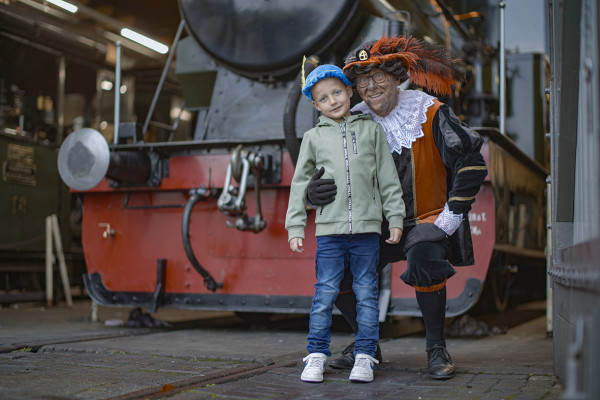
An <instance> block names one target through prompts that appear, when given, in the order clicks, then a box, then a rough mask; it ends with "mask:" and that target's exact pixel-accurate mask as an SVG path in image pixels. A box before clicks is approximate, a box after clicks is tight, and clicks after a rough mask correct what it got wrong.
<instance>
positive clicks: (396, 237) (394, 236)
mask: <svg viewBox="0 0 600 400" xmlns="http://www.w3.org/2000/svg"><path fill="white" fill-rule="evenodd" d="M401 237H402V229H400V228H391V229H390V237H389V238H388V239H386V240H385V242H386V243H388V244H396V243H398V242H399V241H400V238H401Z"/></svg>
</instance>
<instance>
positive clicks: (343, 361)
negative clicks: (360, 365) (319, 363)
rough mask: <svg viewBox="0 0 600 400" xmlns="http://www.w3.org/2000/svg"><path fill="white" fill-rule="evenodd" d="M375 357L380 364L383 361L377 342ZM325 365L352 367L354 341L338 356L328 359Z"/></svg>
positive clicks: (336, 367) (342, 367) (339, 367)
mask: <svg viewBox="0 0 600 400" xmlns="http://www.w3.org/2000/svg"><path fill="white" fill-rule="evenodd" d="M375 358H376V359H377V361H379V363H380V364H381V363H382V362H383V357H382V356H381V348H380V347H379V344H377V353H375ZM327 365H329V366H330V367H331V368H335V369H352V367H354V342H352V343H351V344H350V345H349V346H348V347H346V348H345V349H344V351H342V355H341V356H340V357H339V358H336V359H335V360H332V361H330V362H329V363H328V364H327Z"/></svg>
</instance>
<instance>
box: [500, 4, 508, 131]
mask: <svg viewBox="0 0 600 400" xmlns="http://www.w3.org/2000/svg"><path fill="white" fill-rule="evenodd" d="M498 7H500V126H499V128H500V133H501V134H503V135H505V134H506V127H505V125H506V50H505V46H506V44H505V43H504V34H505V32H504V12H505V8H506V3H505V2H503V1H501V2H500V3H498Z"/></svg>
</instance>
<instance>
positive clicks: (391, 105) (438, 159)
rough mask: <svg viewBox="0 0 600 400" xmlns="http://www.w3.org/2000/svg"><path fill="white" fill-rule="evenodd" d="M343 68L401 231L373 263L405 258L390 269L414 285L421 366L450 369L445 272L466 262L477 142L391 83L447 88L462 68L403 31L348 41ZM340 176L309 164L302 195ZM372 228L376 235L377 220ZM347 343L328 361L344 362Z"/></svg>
mask: <svg viewBox="0 0 600 400" xmlns="http://www.w3.org/2000/svg"><path fill="white" fill-rule="evenodd" d="M343 70H344V73H345V75H346V76H347V77H348V78H349V80H350V81H351V82H352V83H354V84H355V86H356V90H357V92H358V94H359V95H360V97H361V98H362V100H363V101H362V102H361V103H359V104H357V105H356V106H355V107H353V109H352V112H353V113H357V112H358V113H367V114H369V115H371V116H372V117H373V119H374V121H376V122H378V123H380V124H381V126H382V127H383V130H384V131H385V135H386V138H387V141H388V144H389V149H390V150H391V152H392V155H393V158H394V163H395V169H396V171H397V173H398V176H399V177H400V181H401V183H402V190H403V199H404V203H405V205H406V217H405V219H404V227H403V232H404V234H403V237H402V240H401V242H400V243H398V244H395V245H392V244H388V243H385V242H381V247H380V261H379V270H381V268H383V267H384V266H385V265H387V264H388V263H392V262H397V261H400V260H406V261H407V269H406V271H405V272H404V273H403V274H402V275H401V277H400V278H401V279H402V281H404V282H405V283H406V284H408V285H411V286H413V287H414V289H415V293H416V299H417V303H418V305H419V308H420V310H421V313H422V315H423V320H424V323H425V337H426V348H425V350H426V351H427V360H428V372H429V376H430V377H431V378H433V379H450V378H453V377H454V376H455V373H456V368H455V365H454V363H453V362H452V359H451V357H450V354H449V353H448V351H447V349H446V341H445V334H444V323H445V310H446V282H447V280H448V279H449V278H450V277H452V276H453V275H454V274H455V272H456V271H455V269H454V268H453V265H455V266H460V265H472V264H473V263H474V259H473V244H472V240H471V232H470V227H469V223H468V212H469V210H470V209H471V204H472V203H473V201H474V200H475V195H476V194H477V193H478V191H479V188H480V186H481V184H482V182H483V181H484V179H485V177H486V175H487V168H486V165H485V161H484V159H483V156H482V155H481V153H480V148H481V145H482V143H483V142H482V139H481V137H480V135H479V134H478V133H477V132H475V131H473V130H472V129H470V128H469V127H468V126H467V125H465V124H464V123H463V122H461V121H460V120H459V118H458V117H457V116H456V115H455V114H454V112H453V111H452V109H451V108H450V107H449V106H448V105H446V104H444V103H442V102H440V101H438V99H437V98H436V97H434V96H431V95H429V94H427V93H425V92H423V91H419V90H401V89H400V88H399V87H398V86H399V85H400V84H401V83H403V82H405V81H406V80H410V82H411V83H412V84H413V85H415V86H419V87H421V88H424V89H427V90H428V91H430V92H434V93H436V94H438V95H449V94H451V93H452V88H453V86H454V85H455V84H456V83H457V80H459V79H461V71H462V68H461V66H460V64H459V60H456V59H452V58H451V57H450V56H449V55H448V53H447V52H446V51H445V49H443V48H441V47H438V46H435V45H431V44H428V43H426V42H424V41H422V40H419V39H417V38H414V37H410V36H408V37H407V36H393V37H387V36H386V37H382V38H381V39H379V40H377V41H373V42H369V43H367V44H363V45H361V46H359V47H358V48H357V49H355V50H354V51H352V52H351V53H350V54H349V55H348V56H347V57H346V60H345V66H344V69H343ZM390 173H391V172H390ZM340 184H343V182H340V180H339V179H324V178H321V177H320V176H319V175H318V174H315V175H314V176H313V178H312V179H311V182H310V184H309V187H308V200H309V202H310V203H311V204H314V205H317V206H319V205H325V204H328V203H329V202H331V201H333V199H334V198H335V197H336V191H337V189H336V185H338V186H339V185H340ZM342 192H343V190H342V191H337V193H338V195H340V193H342ZM382 232H383V233H382V237H385V236H386V234H387V233H386V232H387V226H386V223H385V221H384V226H383V228H382ZM346 275H347V276H346V277H345V278H344V280H343V281H342V284H341V286H340V294H339V296H338V297H337V299H336V302H335V305H336V306H337V307H338V309H339V310H340V311H341V313H342V314H343V315H344V317H345V318H346V320H347V321H348V322H349V323H350V325H351V326H352V329H353V330H354V331H356V322H355V319H356V317H355V311H354V310H355V308H356V307H355V304H356V300H355V296H354V293H353V292H352V290H351V288H350V286H349V284H348V282H349V281H351V278H349V275H350V273H349V271H346ZM353 346H354V344H351V345H350V346H348V348H347V349H346V350H344V352H343V353H342V356H341V357H340V358H338V359H335V360H332V361H331V362H330V364H329V365H330V366H332V367H334V368H348V366H349V365H352V362H353V356H352V355H353V351H352V347H353Z"/></svg>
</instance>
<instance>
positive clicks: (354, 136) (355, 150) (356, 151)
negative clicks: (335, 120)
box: [350, 131, 358, 154]
mask: <svg viewBox="0 0 600 400" xmlns="http://www.w3.org/2000/svg"><path fill="white" fill-rule="evenodd" d="M350 134H351V135H352V147H353V148H354V154H358V149H357V148H356V133H355V132H354V131H352V132H350Z"/></svg>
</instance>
